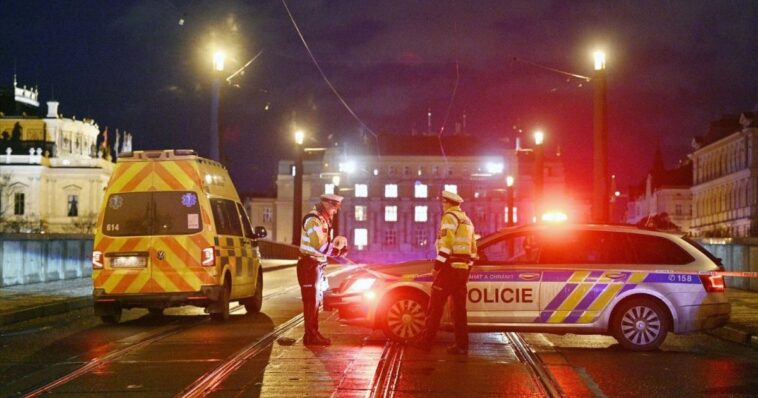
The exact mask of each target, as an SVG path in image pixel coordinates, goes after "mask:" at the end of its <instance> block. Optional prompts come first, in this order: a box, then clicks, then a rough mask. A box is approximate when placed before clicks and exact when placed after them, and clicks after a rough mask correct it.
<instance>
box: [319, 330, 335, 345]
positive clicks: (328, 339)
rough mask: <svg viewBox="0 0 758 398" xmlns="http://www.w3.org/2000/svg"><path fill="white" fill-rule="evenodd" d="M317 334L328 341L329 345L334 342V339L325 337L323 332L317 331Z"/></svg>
mask: <svg viewBox="0 0 758 398" xmlns="http://www.w3.org/2000/svg"><path fill="white" fill-rule="evenodd" d="M316 336H318V338H320V339H321V340H324V341H326V342H327V343H328V344H327V345H329V344H332V339H330V338H328V337H325V336H324V335H323V334H321V332H316Z"/></svg>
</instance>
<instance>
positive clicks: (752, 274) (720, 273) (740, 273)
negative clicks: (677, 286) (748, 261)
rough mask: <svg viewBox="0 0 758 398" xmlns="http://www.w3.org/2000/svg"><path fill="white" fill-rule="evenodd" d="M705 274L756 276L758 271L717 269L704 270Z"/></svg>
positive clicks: (741, 276)
mask: <svg viewBox="0 0 758 398" xmlns="http://www.w3.org/2000/svg"><path fill="white" fill-rule="evenodd" d="M705 274H706V275H721V276H734V277H737V278H758V272H746V271H719V272H706V273H705ZM701 275H702V274H701Z"/></svg>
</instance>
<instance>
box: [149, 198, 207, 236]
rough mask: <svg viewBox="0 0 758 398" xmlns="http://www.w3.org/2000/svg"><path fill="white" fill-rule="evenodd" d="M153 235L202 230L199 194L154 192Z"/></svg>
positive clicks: (181, 233)
mask: <svg viewBox="0 0 758 398" xmlns="http://www.w3.org/2000/svg"><path fill="white" fill-rule="evenodd" d="M153 203H154V205H155V212H154V219H153V235H185V234H194V233H197V232H200V231H202V229H203V226H202V221H201V217H200V204H199V203H198V198H197V194H196V193H194V192H190V191H171V192H153Z"/></svg>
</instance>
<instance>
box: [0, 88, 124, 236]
mask: <svg viewBox="0 0 758 398" xmlns="http://www.w3.org/2000/svg"><path fill="white" fill-rule="evenodd" d="M38 96H39V93H38V91H37V90H36V89H29V88H26V87H19V86H18V84H17V82H16V78H15V76H14V79H13V87H12V88H10V89H0V232H42V233H91V232H92V228H93V227H94V223H95V220H96V216H97V212H98V211H99V206H100V201H101V200H102V196H103V188H104V186H105V184H106V183H107V182H108V178H109V177H110V175H111V172H112V166H113V165H112V163H111V162H110V161H109V160H106V159H102V158H101V156H99V155H100V154H99V153H98V150H97V145H96V144H97V140H98V135H99V134H100V130H99V129H98V125H97V124H96V123H95V122H94V121H93V120H91V119H84V120H76V119H75V118H64V117H62V116H61V115H59V113H58V105H59V104H58V102H56V101H48V102H47V113H44V112H43V111H42V110H41V109H40V105H39V102H38Z"/></svg>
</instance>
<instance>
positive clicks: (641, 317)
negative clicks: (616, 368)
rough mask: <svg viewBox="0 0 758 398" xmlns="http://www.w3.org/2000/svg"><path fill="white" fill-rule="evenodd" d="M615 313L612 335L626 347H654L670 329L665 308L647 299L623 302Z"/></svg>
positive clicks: (664, 337)
mask: <svg viewBox="0 0 758 398" xmlns="http://www.w3.org/2000/svg"><path fill="white" fill-rule="evenodd" d="M617 314H618V316H617V317H615V321H614V324H613V328H614V335H615V337H616V339H617V340H618V341H619V343H621V345H622V346H624V348H627V349H631V350H635V351H647V350H653V349H656V348H658V347H659V346H660V345H661V344H662V343H663V340H665V339H666V334H667V333H668V331H669V329H670V327H669V320H668V318H667V317H666V312H665V310H664V309H663V308H662V307H661V306H660V305H659V304H658V303H657V302H655V301H652V300H649V299H639V300H633V301H631V302H628V303H624V304H623V305H622V307H620V308H619V311H618V313H617Z"/></svg>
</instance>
